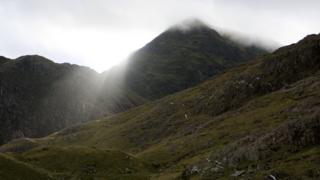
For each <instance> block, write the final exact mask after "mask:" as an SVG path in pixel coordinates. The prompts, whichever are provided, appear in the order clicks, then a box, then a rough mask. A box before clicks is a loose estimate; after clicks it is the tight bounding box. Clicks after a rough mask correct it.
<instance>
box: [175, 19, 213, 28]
mask: <svg viewBox="0 0 320 180" xmlns="http://www.w3.org/2000/svg"><path fill="white" fill-rule="evenodd" d="M203 29H210V30H212V28H211V27H210V26H209V25H208V24H206V23H205V22H203V21H202V20H200V19H197V18H191V19H186V20H183V21H181V22H179V23H177V24H175V25H173V26H171V27H170V28H169V31H170V30H173V31H175V30H180V31H192V30H203Z"/></svg>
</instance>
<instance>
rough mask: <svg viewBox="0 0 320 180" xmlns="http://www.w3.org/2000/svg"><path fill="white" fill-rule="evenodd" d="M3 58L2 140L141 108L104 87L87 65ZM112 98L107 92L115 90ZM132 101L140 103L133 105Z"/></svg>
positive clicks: (0, 93) (0, 84)
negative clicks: (132, 108) (134, 107)
mask: <svg viewBox="0 0 320 180" xmlns="http://www.w3.org/2000/svg"><path fill="white" fill-rule="evenodd" d="M2 59H4V61H5V62H4V63H2V64H0V97H1V98H0V107H1V109H0V116H1V121H0V129H1V130H0V143H3V142H6V141H8V140H10V139H12V138H18V137H23V136H26V137H40V136H44V135H47V134H48V133H51V132H54V131H57V130H60V129H62V128H64V127H67V126H70V125H75V124H77V123H80V122H84V121H87V120H90V119H95V118H98V117H101V116H105V115H108V114H112V113H115V112H119V111H123V110H126V109H128V108H130V107H133V106H136V105H137V104H135V103H138V102H139V100H132V98H134V97H133V96H132V97H131V99H129V98H125V96H123V95H121V96H120V95H119V94H118V93H120V92H121V93H123V94H127V93H125V91H126V90H124V89H122V90H121V91H116V90H115V88H114V89H112V90H111V89H110V88H108V87H103V88H102V84H103V78H102V77H100V76H101V75H99V74H98V73H96V72H95V71H93V70H91V69H89V68H87V67H81V66H77V65H71V64H66V63H65V64H56V63H54V62H52V61H50V60H48V59H46V58H44V57H41V56H36V55H35V56H22V57H19V58H17V59H15V60H10V59H5V58H2ZM111 91H112V96H111V95H109V94H108V93H111ZM132 101H135V103H133V102H132Z"/></svg>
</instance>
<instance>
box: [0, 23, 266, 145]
mask: <svg viewBox="0 0 320 180" xmlns="http://www.w3.org/2000/svg"><path fill="white" fill-rule="evenodd" d="M262 53H265V51H264V50H262V49H260V48H255V47H246V46H242V45H238V44H236V43H234V42H232V41H230V40H228V39H226V38H224V37H222V36H220V35H219V34H218V33H217V32H216V31H214V30H213V29H211V28H209V27H208V26H206V25H204V24H200V23H198V24H197V25H194V26H192V28H190V29H188V30H187V31H186V30H182V29H178V28H170V29H169V30H167V31H165V32H164V33H162V34H161V35H160V36H159V37H157V38H156V39H154V40H153V41H152V42H150V43H149V44H147V45H146V46H145V47H143V48H142V49H140V50H138V51H137V52H136V53H135V54H134V55H133V56H132V57H131V58H130V59H129V61H128V64H125V65H120V66H119V67H116V68H114V69H112V70H110V71H108V72H105V73H103V74H98V73H96V72H95V71H93V70H91V69H89V68H87V67H82V66H77V65H71V64H67V63H64V64H56V63H54V62H52V61H51V60H49V59H47V58H44V57H41V56H37V55H30V56H22V57H19V58H17V59H14V60H11V59H8V58H5V57H0V97H1V98H0V107H1V108H0V117H1V121H0V144H3V143H5V142H7V141H9V140H11V139H14V138H19V137H41V136H45V135H48V134H49V133H52V132H55V131H57V130H61V129H62V128H65V127H69V126H71V125H75V124H78V123H81V122H85V121H88V120H93V119H97V118H99V117H103V116H107V115H111V114H114V113H118V112H122V111H125V110H128V109H130V108H132V107H135V106H137V105H141V104H143V103H145V102H148V101H150V100H154V99H158V98H160V97H163V96H165V95H168V94H171V93H173V92H177V91H179V90H182V89H185V88H188V87H190V86H193V85H196V84H198V83H200V82H202V81H204V80H206V79H208V78H209V77H211V76H213V75H215V74H218V73H221V72H222V71H224V70H226V69H227V68H230V67H232V66H234V65H236V64H239V63H242V62H246V61H248V60H250V59H252V58H253V57H257V56H258V55H260V54H262Z"/></svg>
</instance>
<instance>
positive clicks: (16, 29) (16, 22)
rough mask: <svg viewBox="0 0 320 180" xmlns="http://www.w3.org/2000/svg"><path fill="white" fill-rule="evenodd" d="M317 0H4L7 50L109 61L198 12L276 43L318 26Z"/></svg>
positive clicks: (0, 10)
mask: <svg viewBox="0 0 320 180" xmlns="http://www.w3.org/2000/svg"><path fill="white" fill-rule="evenodd" d="M318 7H320V2H319V1H316V0H306V1H298V0H282V1H279V0H277V1H276V0H269V1H259V0H239V1H231V0H117V1H114V0H67V1H66V0H54V1H53V0H52V1H50V0H28V1H25V0H1V1H0V22H1V24H0V28H1V33H0V39H1V41H0V54H1V55H5V56H9V57H17V56H20V55H24V54H41V55H44V56H47V57H49V58H51V59H53V60H55V61H58V62H64V61H68V62H71V63H77V64H81V65H87V66H91V67H93V68H94V69H96V70H98V71H102V70H104V69H108V68H110V67H111V66H113V65H115V64H117V63H118V62H119V61H121V60H123V59H125V58H126V57H127V56H128V55H129V54H130V53H131V52H133V51H134V50H136V49H138V48H140V47H141V46H143V45H144V44H146V43H147V42H148V41H150V40H152V39H153V38H154V37H155V36H156V35H157V34H159V33H161V32H162V31H164V30H165V29H166V28H168V27H169V26H171V25H173V24H175V23H179V22H180V21H183V20H185V19H187V18H194V17H196V18H199V19H202V20H203V21H205V22H207V23H209V24H210V26H212V27H214V28H215V29H217V30H218V31H222V32H229V33H230V32H231V33H235V34H239V36H240V37H249V38H245V39H246V40H248V41H259V42H269V43H270V42H271V44H273V46H276V45H278V46H280V45H286V44H290V43H294V42H296V41H297V40H299V39H301V38H303V37H304V36H306V35H307V34H311V33H318V32H319V30H320V24H319V23H318V19H319V17H320V11H318Z"/></svg>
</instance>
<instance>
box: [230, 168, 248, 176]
mask: <svg viewBox="0 0 320 180" xmlns="http://www.w3.org/2000/svg"><path fill="white" fill-rule="evenodd" d="M245 172H246V171H245V170H240V171H235V172H234V173H233V174H231V175H230V176H232V177H238V176H241V175H242V174H244V173H245Z"/></svg>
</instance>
